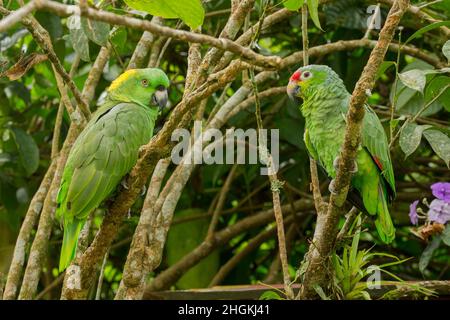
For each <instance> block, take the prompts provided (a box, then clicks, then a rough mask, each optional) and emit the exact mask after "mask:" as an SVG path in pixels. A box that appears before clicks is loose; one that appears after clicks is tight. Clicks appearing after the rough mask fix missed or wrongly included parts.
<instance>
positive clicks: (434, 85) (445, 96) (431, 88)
mask: <svg viewBox="0 0 450 320" xmlns="http://www.w3.org/2000/svg"><path fill="white" fill-rule="evenodd" d="M449 85H450V77H447V76H438V77H435V78H433V80H431V81H430V83H429V84H428V85H427V87H426V89H425V101H426V102H429V101H431V100H432V99H433V98H435V97H436V96H437V95H438V94H440V93H441V92H442V93H441V95H440V96H439V98H437V101H439V103H441V104H442V105H443V106H444V108H445V109H446V110H447V111H449V112H450V88H449V87H448V86H449ZM446 87H447V89H445V88H446ZM443 90H444V91H443Z"/></svg>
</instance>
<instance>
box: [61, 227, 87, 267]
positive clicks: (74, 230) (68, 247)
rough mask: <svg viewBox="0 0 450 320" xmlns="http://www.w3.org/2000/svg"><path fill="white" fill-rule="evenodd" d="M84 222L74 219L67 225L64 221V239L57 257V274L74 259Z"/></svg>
mask: <svg viewBox="0 0 450 320" xmlns="http://www.w3.org/2000/svg"><path fill="white" fill-rule="evenodd" d="M83 225H84V221H80V220H77V219H74V220H72V221H70V222H68V223H66V221H64V238H63V244H62V247H61V255H60V257H59V272H63V271H64V270H66V269H67V267H68V266H69V265H70V263H71V262H72V260H73V259H74V258H75V253H76V251H77V244H78V236H79V235H80V231H81V228H82V227H83Z"/></svg>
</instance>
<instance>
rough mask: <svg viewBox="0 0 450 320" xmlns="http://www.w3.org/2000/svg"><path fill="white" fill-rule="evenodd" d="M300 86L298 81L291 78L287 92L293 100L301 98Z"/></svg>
mask: <svg viewBox="0 0 450 320" xmlns="http://www.w3.org/2000/svg"><path fill="white" fill-rule="evenodd" d="M300 89H301V88H300V86H299V85H298V84H297V81H295V80H291V81H289V84H288V85H287V88H286V92H287V94H288V96H289V98H291V99H292V100H293V101H296V100H298V99H299V96H298V94H299V92H300Z"/></svg>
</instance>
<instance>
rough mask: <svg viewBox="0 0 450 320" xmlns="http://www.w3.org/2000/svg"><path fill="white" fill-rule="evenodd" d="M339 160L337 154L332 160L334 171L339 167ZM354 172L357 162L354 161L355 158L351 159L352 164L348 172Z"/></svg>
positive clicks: (356, 168)
mask: <svg viewBox="0 0 450 320" xmlns="http://www.w3.org/2000/svg"><path fill="white" fill-rule="evenodd" d="M339 160H340V157H339V156H337V157H336V158H335V159H334V161H333V167H334V170H336V171H337V170H338V168H339ZM356 172H358V163H357V162H356V160H353V166H352V168H351V170H350V173H356Z"/></svg>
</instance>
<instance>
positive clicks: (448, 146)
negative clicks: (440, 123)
mask: <svg viewBox="0 0 450 320" xmlns="http://www.w3.org/2000/svg"><path fill="white" fill-rule="evenodd" d="M423 135H424V136H425V138H426V139H427V140H428V142H429V143H430V145H431V148H432V149H433V150H434V152H436V154H437V155H438V156H439V157H440V158H441V159H442V160H444V161H445V164H446V165H447V167H448V166H450V138H449V137H448V136H447V135H446V134H444V133H442V132H441V131H438V130H432V129H429V130H426V131H425V132H424V133H423Z"/></svg>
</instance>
